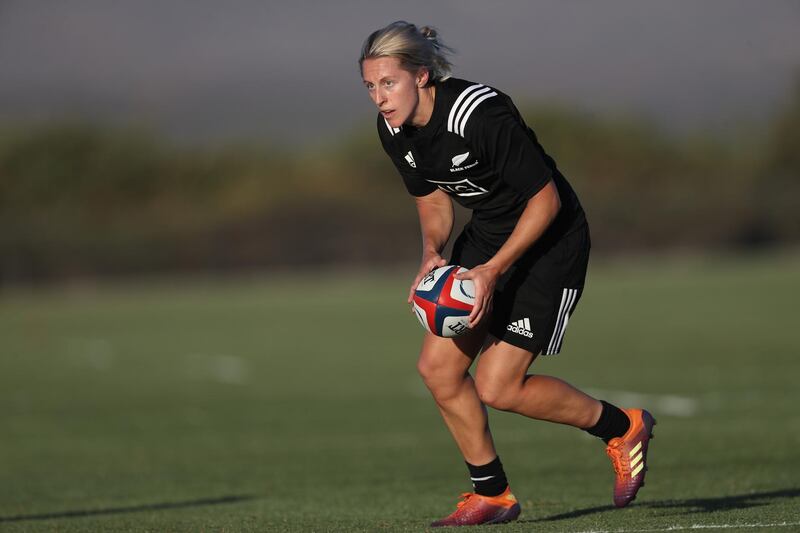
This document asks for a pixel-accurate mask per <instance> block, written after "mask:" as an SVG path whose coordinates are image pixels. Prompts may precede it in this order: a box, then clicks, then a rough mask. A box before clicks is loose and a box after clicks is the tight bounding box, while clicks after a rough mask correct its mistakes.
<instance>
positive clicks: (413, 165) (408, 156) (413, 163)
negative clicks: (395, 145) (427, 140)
mask: <svg viewBox="0 0 800 533" xmlns="http://www.w3.org/2000/svg"><path fill="white" fill-rule="evenodd" d="M406 161H408V164H409V165H411V168H417V163H416V161H414V156H413V155H411V150H409V151H408V153H407V154H406Z"/></svg>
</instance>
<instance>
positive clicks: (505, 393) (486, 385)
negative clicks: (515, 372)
mask: <svg viewBox="0 0 800 533" xmlns="http://www.w3.org/2000/svg"><path fill="white" fill-rule="evenodd" d="M475 388H476V389H477V391H478V398H480V400H481V402H482V403H483V404H484V405H488V406H489V407H492V408H494V409H497V410H499V411H513V410H514V407H515V406H516V404H517V402H516V389H517V388H516V387H514V386H512V385H511V384H509V383H506V382H503V381H499V380H496V379H490V378H481V376H480V375H478V377H477V378H476V380H475Z"/></svg>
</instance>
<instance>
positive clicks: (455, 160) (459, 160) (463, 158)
mask: <svg viewBox="0 0 800 533" xmlns="http://www.w3.org/2000/svg"><path fill="white" fill-rule="evenodd" d="M468 157H469V152H464V153H463V154H458V155H457V156H455V157H454V158H453V166H454V167H457V166H458V165H460V164H461V163H463V162H464V161H466V160H467V158H468Z"/></svg>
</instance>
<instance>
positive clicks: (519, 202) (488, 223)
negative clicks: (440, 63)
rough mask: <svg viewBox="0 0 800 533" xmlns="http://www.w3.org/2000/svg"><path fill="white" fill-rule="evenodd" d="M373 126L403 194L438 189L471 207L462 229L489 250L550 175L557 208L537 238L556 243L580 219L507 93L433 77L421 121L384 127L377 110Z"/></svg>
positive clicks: (563, 184)
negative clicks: (428, 109) (429, 107)
mask: <svg viewBox="0 0 800 533" xmlns="http://www.w3.org/2000/svg"><path fill="white" fill-rule="evenodd" d="M378 132H379V135H380V138H381V142H382V144H383V148H384V150H386V153H387V154H388V155H389V157H390V158H391V159H392V161H393V162H394V164H395V166H396V167H397V170H398V171H399V172H400V175H401V176H402V177H403V181H404V182H405V185H406V188H407V189H408V192H409V193H411V194H412V195H414V196H425V195H427V194H430V193H432V192H433V191H435V190H436V189H437V188H439V189H441V190H443V191H445V192H446V193H447V194H449V195H450V196H452V197H453V198H454V199H455V200H456V201H457V202H458V203H459V204H461V205H462V206H464V207H466V208H468V209H472V211H473V215H472V220H471V221H470V222H469V224H468V225H467V227H466V228H465V229H464V233H465V235H467V236H468V237H469V238H470V240H472V241H473V242H474V243H475V244H476V245H477V246H478V247H480V248H481V249H482V250H484V251H485V252H486V253H487V254H489V255H494V253H496V252H497V250H498V249H499V248H500V247H501V246H502V245H503V243H505V241H506V239H508V236H509V235H510V234H511V232H512V231H513V229H514V227H515V226H516V224H517V221H518V220H519V217H520V215H521V214H522V211H523V210H524V209H525V205H526V203H527V201H528V200H529V199H530V198H532V197H533V196H534V195H535V194H536V193H537V192H539V190H541V189H542V187H544V186H545V185H546V184H547V183H548V182H549V181H550V180H551V179H552V180H553V181H554V182H555V185H556V187H557V188H558V193H559V196H560V198H561V211H560V212H559V214H558V216H557V217H556V220H555V221H553V224H551V226H550V227H549V228H548V229H547V232H546V233H545V235H543V236H542V238H541V239H540V242H545V241H546V242H550V243H554V242H557V241H558V240H560V238H561V237H563V236H565V235H567V234H568V233H570V232H572V231H574V230H575V229H577V228H580V227H581V226H582V225H584V224H585V223H586V218H585V215H584V212H583V209H582V208H581V205H580V202H579V201H578V198H577V196H576V195H575V192H574V191H573V190H572V187H570V185H569V183H568V182H567V180H566V179H565V178H564V176H562V175H561V173H560V172H559V171H558V169H557V168H556V164H555V161H553V159H552V158H551V157H549V156H548V155H547V154H546V153H545V151H544V150H543V149H542V147H541V145H540V144H539V142H538V141H537V139H536V135H535V134H534V133H533V131H532V130H531V129H530V128H529V127H528V126H527V125H526V124H525V122H524V121H523V119H522V117H521V116H520V113H519V111H518V110H517V108H516V107H515V106H514V103H513V102H512V101H511V98H510V97H509V96H507V95H506V94H503V93H502V92H501V91H498V90H497V89H493V88H491V87H488V86H485V85H482V84H480V83H474V82H470V81H466V80H460V79H456V78H450V79H447V80H445V81H440V82H437V83H436V95H435V101H434V107H433V113H432V115H431V118H430V121H429V122H428V123H427V124H426V125H425V126H423V127H421V128H415V127H413V126H409V125H403V126H402V127H400V128H392V127H391V126H389V123H388V122H387V121H386V120H385V119H384V118H383V117H382V116H381V115H380V114H378Z"/></svg>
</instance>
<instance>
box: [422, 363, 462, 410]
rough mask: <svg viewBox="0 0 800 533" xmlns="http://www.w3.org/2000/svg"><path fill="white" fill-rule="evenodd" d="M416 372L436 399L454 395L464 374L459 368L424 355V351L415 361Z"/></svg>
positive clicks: (441, 399) (443, 399)
mask: <svg viewBox="0 0 800 533" xmlns="http://www.w3.org/2000/svg"><path fill="white" fill-rule="evenodd" d="M417 372H419V375H420V377H421V378H422V381H423V382H424V383H425V386H426V387H428V390H429V391H431V394H433V396H434V398H435V399H436V400H437V401H446V400H447V399H448V398H451V397H454V396H455V395H456V394H457V393H458V390H459V388H460V386H461V384H462V383H463V381H464V374H463V372H462V371H461V370H460V369H454V368H451V367H450V366H448V365H446V364H442V363H439V362H436V361H434V360H433V359H432V358H427V357H425V354H424V353H423V354H422V355H421V356H420V358H419V361H418V362H417Z"/></svg>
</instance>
